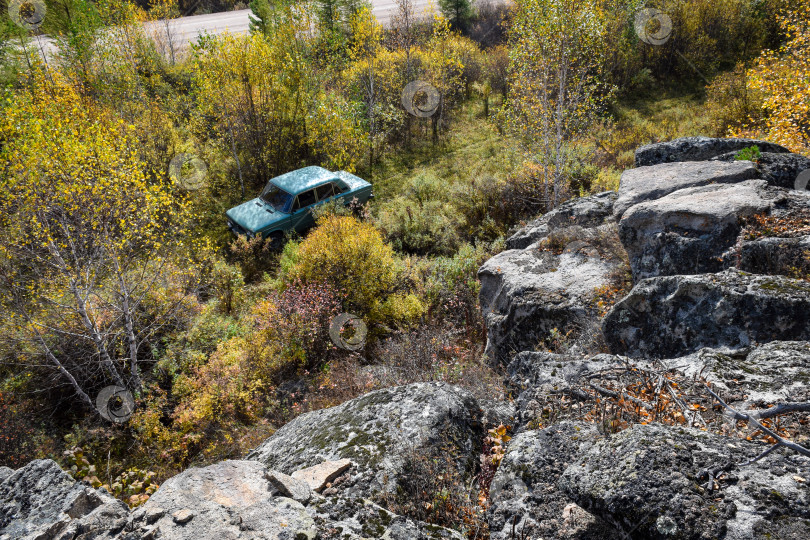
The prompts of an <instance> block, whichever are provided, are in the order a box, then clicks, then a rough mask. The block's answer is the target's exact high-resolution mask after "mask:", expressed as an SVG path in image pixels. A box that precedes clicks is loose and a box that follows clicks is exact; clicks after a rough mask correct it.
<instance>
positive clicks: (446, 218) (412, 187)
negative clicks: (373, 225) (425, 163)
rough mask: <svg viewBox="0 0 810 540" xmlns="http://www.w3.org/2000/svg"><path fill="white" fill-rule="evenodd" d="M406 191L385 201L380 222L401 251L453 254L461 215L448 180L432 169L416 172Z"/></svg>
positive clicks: (456, 247)
mask: <svg viewBox="0 0 810 540" xmlns="http://www.w3.org/2000/svg"><path fill="white" fill-rule="evenodd" d="M403 191H404V195H401V196H399V197H396V198H394V199H392V200H390V201H389V202H387V203H384V204H383V205H382V207H381V208H380V210H379V214H378V218H377V223H378V225H379V227H380V229H381V230H382V231H383V233H384V234H385V235H386V237H387V239H388V241H389V242H391V244H392V245H393V246H394V247H395V248H396V249H397V250H399V251H405V252H407V253H414V254H420V255H426V254H437V255H450V254H452V253H454V252H455V251H456V249H458V246H459V244H460V238H459V236H458V233H457V228H458V221H459V220H458V219H457V218H455V212H454V209H453V207H452V205H451V204H450V203H449V193H450V190H449V189H448V186H447V183H446V181H444V180H441V179H439V178H437V177H436V176H435V175H434V174H432V173H420V174H417V175H415V176H414V177H413V178H412V179H411V180H410V181H409V183H408V186H407V188H406V189H404V190H403Z"/></svg>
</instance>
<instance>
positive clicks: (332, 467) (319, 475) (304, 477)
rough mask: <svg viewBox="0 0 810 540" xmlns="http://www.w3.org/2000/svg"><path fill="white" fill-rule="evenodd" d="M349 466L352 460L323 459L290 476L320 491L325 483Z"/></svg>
mask: <svg viewBox="0 0 810 540" xmlns="http://www.w3.org/2000/svg"><path fill="white" fill-rule="evenodd" d="M351 466H352V462H351V461H350V460H348V459H339V460H337V461H324V462H323V463H321V464H319V465H314V466H312V467H307V468H306V469H301V470H300V471H295V472H294V473H292V477H293V478H294V479H296V480H301V481H303V482H306V483H307V484H308V485H309V487H311V488H312V489H313V491H316V492H318V493H320V492H321V490H323V489H324V488H326V487H327V484H329V483H330V482H331V481H332V480H334V479H335V478H337V477H338V476H340V475H341V474H342V473H343V472H344V471H346V470H348V469H349V467H351Z"/></svg>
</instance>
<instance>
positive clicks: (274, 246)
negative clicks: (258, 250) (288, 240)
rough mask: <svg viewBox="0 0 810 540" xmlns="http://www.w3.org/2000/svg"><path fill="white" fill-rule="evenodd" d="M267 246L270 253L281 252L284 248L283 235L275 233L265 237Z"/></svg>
mask: <svg viewBox="0 0 810 540" xmlns="http://www.w3.org/2000/svg"><path fill="white" fill-rule="evenodd" d="M267 244H268V246H270V249H271V250H272V251H281V248H283V247H284V233H282V232H280V231H276V232H273V233H270V234H269V235H268V236H267Z"/></svg>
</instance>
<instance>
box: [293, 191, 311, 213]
mask: <svg viewBox="0 0 810 540" xmlns="http://www.w3.org/2000/svg"><path fill="white" fill-rule="evenodd" d="M313 203H315V190H314V189H310V190H307V191H305V192H303V193H301V194H300V195H299V196H298V198H297V199H295V206H293V212H295V211H296V210H300V209H301V208H306V207H307V206H309V205H310V204H313Z"/></svg>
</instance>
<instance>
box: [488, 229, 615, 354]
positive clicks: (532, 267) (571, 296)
mask: <svg viewBox="0 0 810 540" xmlns="http://www.w3.org/2000/svg"><path fill="white" fill-rule="evenodd" d="M618 251H621V252H622V253H621V254H620V253H618ZM623 255H624V254H623V249H622V247H621V244H620V243H619V241H618V236H617V235H616V229H615V225H613V224H608V225H602V226H600V227H596V228H590V229H583V228H581V227H567V228H564V229H557V230H555V231H553V232H552V233H551V234H550V235H549V236H547V237H546V238H544V239H542V240H540V241H538V242H536V243H534V244H532V245H531V246H529V247H527V248H526V249H513V250H508V251H504V252H501V253H499V254H498V255H496V256H494V257H492V258H491V259H489V260H488V261H486V262H485V263H484V265H483V266H481V268H480V269H479V270H478V278H479V279H480V281H481V290H480V293H479V299H480V304H481V310H482V312H483V315H484V320H485V322H486V325H487V345H486V354H487V355H488V357H489V359H490V361H491V362H492V363H494V364H499V365H505V364H507V363H508V362H509V360H510V359H511V357H512V355H513V354H515V353H517V352H520V351H526V350H529V351H531V350H537V349H538V348H542V347H543V346H544V345H546V344H547V343H546V342H547V341H548V340H549V339H550V337H551V336H552V335H553V334H554V333H556V334H557V335H566V334H567V335H568V336H569V339H570V340H572V341H576V340H578V339H579V338H580V337H583V336H588V335H589V334H591V333H593V329H595V328H596V327H597V326H598V314H597V310H596V303H595V302H596V295H597V294H598V290H599V289H600V288H603V287H606V286H609V285H611V284H612V283H614V281H615V280H616V279H617V277H618V276H621V275H623V272H624V270H623V269H624V268H625V266H624V262H623V260H622V256H623Z"/></svg>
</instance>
